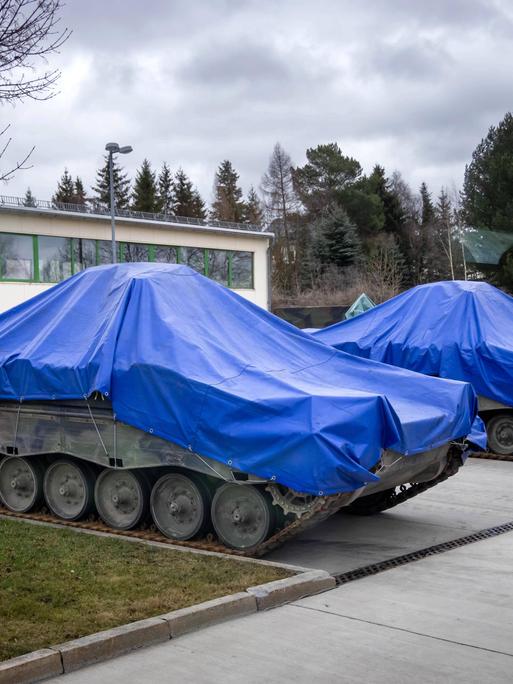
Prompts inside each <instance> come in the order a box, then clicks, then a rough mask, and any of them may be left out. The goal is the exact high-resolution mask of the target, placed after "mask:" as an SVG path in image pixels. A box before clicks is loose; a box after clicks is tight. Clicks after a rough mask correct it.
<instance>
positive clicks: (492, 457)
mask: <svg viewBox="0 0 513 684" xmlns="http://www.w3.org/2000/svg"><path fill="white" fill-rule="evenodd" d="M471 456H472V458H484V459H487V460H489V461H513V454H494V453H493V452H491V451H476V452H475V453H472V454H471Z"/></svg>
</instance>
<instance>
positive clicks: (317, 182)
mask: <svg viewBox="0 0 513 684" xmlns="http://www.w3.org/2000/svg"><path fill="white" fill-rule="evenodd" d="M306 158H307V160H308V161H307V163H306V164H305V165H304V166H302V167H299V166H298V167H297V168H295V169H293V172H292V173H293V178H294V187H295V190H296V192H297V194H298V195H299V198H300V199H301V201H302V203H303V204H304V206H305V207H306V209H307V211H308V212H309V213H310V214H311V215H313V216H316V215H318V214H320V213H321V212H322V211H323V210H324V209H325V208H326V207H327V206H329V205H331V204H333V203H334V202H338V201H339V200H340V194H341V191H343V190H344V189H345V188H347V186H348V185H351V184H352V183H354V182H355V181H356V180H357V179H358V178H359V177H360V176H361V173H362V167H361V166H360V164H359V162H357V161H356V159H353V158H352V157H346V156H345V155H343V154H342V151H341V149H340V147H339V146H338V144H337V143H329V144H327V145H318V146H317V147H315V148H310V149H308V150H307V151H306Z"/></svg>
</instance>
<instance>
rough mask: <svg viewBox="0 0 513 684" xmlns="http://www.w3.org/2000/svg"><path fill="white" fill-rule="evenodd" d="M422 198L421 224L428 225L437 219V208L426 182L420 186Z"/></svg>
mask: <svg viewBox="0 0 513 684" xmlns="http://www.w3.org/2000/svg"><path fill="white" fill-rule="evenodd" d="M420 199H421V202H422V209H421V218H420V222H421V225H423V226H427V225H430V224H431V223H433V221H434V219H435V208H434V206H433V200H432V199H431V193H430V192H429V190H428V187H427V185H426V183H424V182H423V183H422V184H421V186H420Z"/></svg>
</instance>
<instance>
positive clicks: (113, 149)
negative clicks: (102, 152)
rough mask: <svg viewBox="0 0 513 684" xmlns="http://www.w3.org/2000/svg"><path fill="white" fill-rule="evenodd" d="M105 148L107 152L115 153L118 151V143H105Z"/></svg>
mask: <svg viewBox="0 0 513 684" xmlns="http://www.w3.org/2000/svg"><path fill="white" fill-rule="evenodd" d="M105 149H106V150H107V152H110V153H111V154H115V153H116V152H119V145H118V144H117V143H113V142H110V143H107V144H106V145H105Z"/></svg>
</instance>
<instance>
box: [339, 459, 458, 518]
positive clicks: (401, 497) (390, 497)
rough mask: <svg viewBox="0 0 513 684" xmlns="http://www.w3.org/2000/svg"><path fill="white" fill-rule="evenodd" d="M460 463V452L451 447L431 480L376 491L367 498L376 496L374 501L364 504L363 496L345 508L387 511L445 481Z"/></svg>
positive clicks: (360, 511)
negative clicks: (445, 462)
mask: <svg viewBox="0 0 513 684" xmlns="http://www.w3.org/2000/svg"><path fill="white" fill-rule="evenodd" d="M462 465H463V462H462V459H461V452H460V451H459V450H454V449H452V450H451V452H450V456H449V459H448V461H447V465H446V466H445V468H444V469H443V470H442V472H441V473H440V475H438V477H435V478H434V479H433V480H429V481H428V482H418V483H412V484H410V485H400V486H399V487H394V488H393V489H391V490H385V491H384V492H378V493H377V494H375V495H373V494H371V495H370V496H369V498H371V497H372V498H373V497H376V498H373V501H374V502H375V503H372V502H369V504H368V505H367V506H366V505H365V497H364V498H362V499H357V500H356V501H355V502H354V504H351V505H350V506H348V507H347V509H346V510H347V512H348V513H352V514H354V515H375V514H376V513H382V512H383V511H388V510H389V509H390V508H393V507H394V506H398V505H399V504H401V503H404V502H405V501H409V500H410V499H413V498H414V497H416V496H418V495H419V494H422V493H423V492H426V491H427V490H428V489H431V488H432V487H436V485H438V484H440V483H441V482H445V480H448V479H449V478H450V477H452V476H453V475H456V473H457V472H458V470H459V469H460V468H461V466H462ZM380 494H381V496H380Z"/></svg>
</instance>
